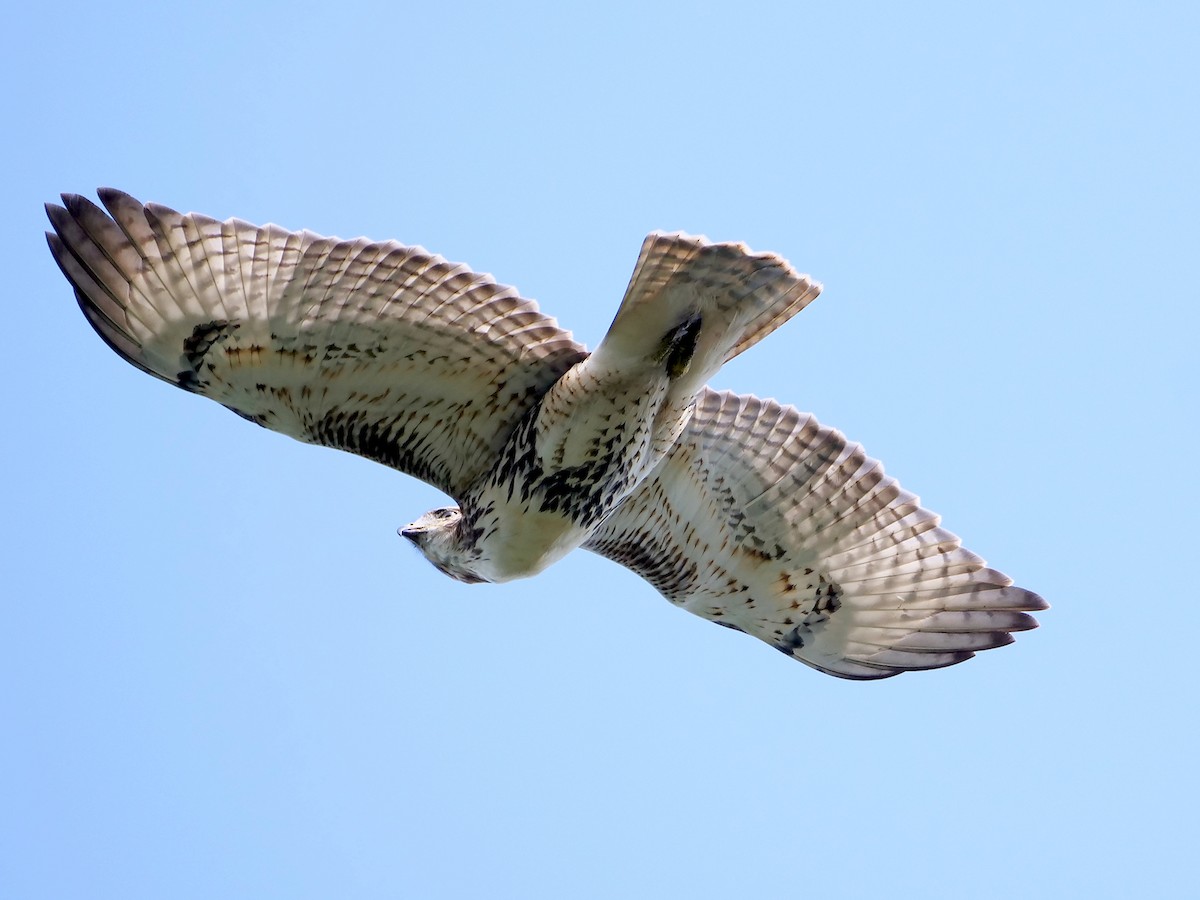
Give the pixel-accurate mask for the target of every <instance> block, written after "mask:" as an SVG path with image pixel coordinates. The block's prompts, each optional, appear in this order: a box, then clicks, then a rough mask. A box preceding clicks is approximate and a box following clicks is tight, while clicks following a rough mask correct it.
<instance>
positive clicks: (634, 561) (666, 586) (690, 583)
mask: <svg viewBox="0 0 1200 900" xmlns="http://www.w3.org/2000/svg"><path fill="white" fill-rule="evenodd" d="M587 546H588V549H589V550H592V551H594V552H596V553H599V554H600V555H601V556H607V557H608V558H609V559H611V560H613V562H616V563H618V564H620V565H622V566H625V568H627V569H632V570H633V571H634V572H636V573H637V574H638V575H641V576H642V577H643V578H645V579H646V581H648V582H650V584H651V585H653V586H654V588H655V589H656V590H657V591H658V592H659V593H660V594H662V595H663V596H664V597H666V598H667V599H668V600H675V599H676V598H679V597H683V596H685V595H687V594H689V593H690V592H691V591H692V589H693V588H694V587H695V585H696V584H697V583H698V582H699V580H700V572H699V570H698V569H697V567H696V564H695V563H694V562H692V561H691V560H689V559H686V558H684V557H683V555H682V554H679V553H678V551H673V550H672V548H671V546H670V545H669V544H666V543H659V542H656V541H654V540H653V539H649V538H647V537H645V536H642V538H641V539H640V540H632V541H631V540H627V539H626V537H625V536H624V535H616V536H615V537H614V538H613V539H612V540H610V541H596V542H595V543H589V544H588V545H587ZM720 624H725V623H724V622H722V623H720ZM731 627H733V626H731Z"/></svg>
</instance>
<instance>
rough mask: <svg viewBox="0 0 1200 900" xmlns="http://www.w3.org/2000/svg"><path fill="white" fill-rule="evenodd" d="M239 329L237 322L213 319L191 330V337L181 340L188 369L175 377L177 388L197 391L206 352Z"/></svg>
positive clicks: (199, 385)
mask: <svg viewBox="0 0 1200 900" xmlns="http://www.w3.org/2000/svg"><path fill="white" fill-rule="evenodd" d="M241 327H242V326H241V325H239V324H238V323H237V322H228V321H226V320H225V319H214V320H213V321H211V322H204V323H203V324H200V325H197V326H196V327H195V328H193V329H192V333H191V336H189V337H186V338H184V339H183V358H184V359H185V360H187V364H188V366H189V368H187V369H184V370H183V371H182V372H180V373H179V374H178V375H176V376H175V380H176V382H177V383H178V384H179V386H180V387H181V388H183V389H184V390H187V391H193V392H195V391H196V390H198V389H199V388H200V387H201V382H200V367H201V366H202V365H203V364H204V357H205V356H207V355H208V351H209V350H211V349H212V348H213V347H215V346H216V345H217V344H219V343H221V342H222V341H224V340H226V339H227V338H228V337H229V336H230V335H232V334H233V333H234V332H235V331H237V330H238V329H239V328H241Z"/></svg>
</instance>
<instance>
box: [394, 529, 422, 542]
mask: <svg viewBox="0 0 1200 900" xmlns="http://www.w3.org/2000/svg"><path fill="white" fill-rule="evenodd" d="M422 530H423V529H421V528H413V527H412V526H411V525H401V526H400V527H399V528H397V529H396V534H398V535H400V537H402V538H408V539H409V540H410V541H412V542H413V543H414V544H415V543H416V542H417V535H418V534H420V533H421V531H422Z"/></svg>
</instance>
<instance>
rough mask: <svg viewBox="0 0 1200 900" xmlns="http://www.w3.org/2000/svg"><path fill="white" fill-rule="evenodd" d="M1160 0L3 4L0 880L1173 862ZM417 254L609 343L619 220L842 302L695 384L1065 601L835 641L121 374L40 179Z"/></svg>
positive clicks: (1170, 423)
mask: <svg viewBox="0 0 1200 900" xmlns="http://www.w3.org/2000/svg"><path fill="white" fill-rule="evenodd" d="M1198 19H1200V16H1198V14H1197V12H1196V7H1195V6H1194V5H1192V4H1184V3H1175V4H1170V3H1167V4H1154V3H1140V4H1119V3H1087V4H1083V3H1080V4H1069V3H1038V4H1032V3H1012V4H997V5H994V6H992V7H989V8H982V7H981V6H980V5H977V4H961V3H944V4H942V3H913V4H870V3H865V4H829V3H823V4H803V3H801V4H786V5H785V4H778V5H770V4H768V5H754V4H745V5H742V6H737V7H735V6H731V5H729V4H719V5H702V4H688V5H655V6H653V7H643V6H640V5H623V4H607V5H604V6H602V7H600V6H597V7H590V8H584V7H582V6H579V7H576V6H573V5H566V4H564V5H563V6H562V7H560V8H559V9H557V10H550V9H546V8H542V6H541V5H521V4H504V5H480V6H474V5H467V4H438V5H429V6H421V7H408V6H406V5H404V4H382V3H380V4H350V5H348V6H345V7H339V8H336V9H335V8H334V7H332V6H330V5H327V4H311V3H287V4H283V3H278V4H276V3H259V4H236V3H223V2H214V3H207V4H204V5H203V6H202V7H201V6H196V7H194V8H189V9H186V10H185V9H184V8H183V7H178V8H176V7H163V8H155V9H153V10H151V8H150V7H149V6H143V5H141V4H125V3H119V2H118V3H113V4H102V5H95V4H76V3H71V2H67V3H59V4H54V5H53V6H51V7H47V6H45V5H43V8H42V9H41V10H40V11H35V10H34V9H33V5H31V4H27V5H26V8H24V9H23V10H21V11H18V12H15V13H12V14H10V17H9V19H8V22H7V27H6V29H5V31H6V33H5V35H4V36H2V37H0V42H3V45H4V46H3V48H2V49H3V52H2V53H0V70H2V72H3V75H4V78H5V82H6V84H7V85H8V88H7V89H6V91H5V92H4V95H3V97H0V111H2V113H3V120H4V121H5V123H6V126H7V127H6V140H5V141H4V142H3V144H2V146H0V157H2V159H3V163H4V170H5V171H6V172H7V173H8V178H7V189H6V192H5V197H4V200H3V206H4V213H5V214H4V216H3V217H2V219H0V229H3V233H2V237H3V239H2V240H0V247H2V248H3V249H2V250H0V252H2V253H3V254H4V258H3V265H4V271H5V272H6V274H7V277H8V283H9V289H8V292H7V293H8V296H7V298H6V303H5V316H6V334H7V347H8V350H7V352H6V353H4V354H3V355H2V356H0V367H2V368H0V402H2V403H3V407H4V409H5V411H6V413H7V414H8V417H9V422H10V425H9V427H8V428H7V429H6V431H5V437H4V440H3V442H2V443H0V453H2V454H3V460H4V470H5V471H6V472H7V473H8V476H7V477H6V478H5V479H4V481H3V491H4V506H5V508H6V509H7V511H8V513H7V515H6V516H5V517H4V523H3V526H0V527H3V529H4V535H3V541H2V542H0V548H2V549H0V553H2V554H3V570H4V572H5V575H6V577H5V581H6V583H7V586H6V590H5V591H4V594H5V595H6V598H5V599H4V601H3V612H4V626H3V629H0V645H2V651H0V718H2V720H3V721H4V722H5V723H6V736H5V738H4V740H3V741H2V742H0V796H3V798H4V801H3V803H2V804H0V893H3V894H4V895H5V896H11V897H22V898H41V897H72V896H74V897H82V896H87V897H97V898H100V897H120V898H141V897H172V898H191V897H196V898H211V897H217V896H219V897H289V898H297V897H330V896H338V897H364V898H366V897H466V896H489V897H562V896H572V897H612V896H628V897H663V896H687V897H690V898H705V897H730V896H757V895H765V894H767V893H768V892H769V893H771V894H772V895H775V894H781V895H782V894H801V893H803V894H806V895H810V896H827V897H859V896H878V895H882V894H885V893H886V894H887V895H889V896H901V897H903V896H913V897H918V896H919V897H952V896H953V897H959V896H964V895H969V896H975V897H1011V896H1014V895H1020V896H1025V897H1043V896H1044V897H1050V896H1063V895H1066V896H1089V897H1110V896H1111V897H1126V896H1131V895H1132V894H1134V893H1137V894H1139V895H1147V896H1150V895H1154V896H1180V895H1183V894H1186V893H1188V890H1189V885H1190V886H1191V889H1192V890H1194V889H1195V884H1196V881H1197V873H1196V864H1195V858H1194V857H1195V853H1194V843H1195V808H1196V803H1197V800H1198V799H1200V797H1198V796H1197V794H1198V791H1197V775H1196V760H1197V759H1198V758H1200V746H1198V744H1200V740H1198V732H1200V729H1198V728H1197V726H1196V718H1197V716H1196V701H1195V699H1194V697H1193V693H1194V691H1193V690H1192V686H1193V684H1194V681H1195V643H1196V642H1195V635H1196V634H1197V630H1198V629H1200V605H1198V604H1197V598H1196V588H1195V582H1194V580H1193V577H1192V575H1191V574H1189V573H1192V572H1194V568H1195V560H1196V550H1195V540H1194V531H1193V529H1194V521H1195V514H1194V510H1195V509H1196V504H1197V500H1198V499H1200V497H1198V496H1197V494H1198V491H1197V479H1196V476H1195V474H1194V472H1193V471H1192V469H1193V465H1192V462H1193V460H1194V457H1195V454H1196V446H1197V431H1196V410H1197V403H1196V394H1197V387H1198V381H1200V379H1198V378H1197V368H1198V367H1197V352H1196V347H1195V342H1196V331H1197V325H1198V324H1200V317H1198V316H1197V312H1196V303H1197V300H1198V299H1200V298H1198V291H1197V281H1196V277H1195V261H1196V258H1197V257H1196V247H1197V237H1198V236H1200V235H1198V230H1200V229H1198V227H1197V213H1196V210H1197V208H1198V204H1200V190H1198V185H1197V168H1196V160H1197V158H1198V152H1197V150H1198V148H1197V114H1196V111H1197V109H1200V102H1198V100H1200V98H1198V97H1197V93H1198V85H1200V71H1198V69H1200V66H1198V64H1197V62H1196V53H1195V38H1196V34H1197V33H1198V32H1197V26H1198V25H1200V21H1198ZM98 185H112V186H114V187H119V188H121V189H123V190H126V191H129V192H131V193H133V194H134V195H135V196H138V197H140V198H142V199H145V200H154V201H159V202H162V203H165V204H168V205H170V206H173V207H175V208H178V209H182V210H191V209H195V210H198V211H201V212H205V213H208V214H210V215H214V216H218V217H221V218H224V217H227V216H239V217H241V218H245V219H249V220H251V221H255V222H265V221H275V222H278V223H280V224H282V225H286V226H289V227H293V228H301V227H307V228H310V229H312V230H314V231H318V232H322V233H326V234H339V235H342V236H346V237H349V236H354V235H358V234H367V235H369V236H372V237H376V238H387V237H395V238H398V239H400V240H403V241H406V242H409V243H420V244H423V245H425V246H426V247H429V248H430V249H433V250H435V251H437V252H439V253H442V254H443V255H445V256H447V257H449V258H450V259H454V260H463V261H466V262H468V263H470V264H471V265H472V266H473V267H475V268H476V269H479V270H482V271H491V272H493V273H495V275H496V276H497V278H498V279H500V280H501V281H505V282H508V283H511V284H515V285H517V286H518V287H520V288H521V289H522V291H523V293H525V294H526V295H527V296H531V297H534V298H537V299H538V300H539V301H540V302H541V304H542V306H543V308H544V309H545V310H547V311H548V312H549V313H550V314H552V315H555V316H557V317H558V318H559V320H560V321H561V322H562V323H563V324H564V325H565V326H566V327H568V328H571V329H572V330H574V332H575V334H576V336H577V337H579V338H580V339H581V340H583V341H585V342H588V343H591V344H594V343H595V342H596V341H597V340H598V339H599V337H600V336H601V335H602V334H603V331H604V329H605V327H606V326H607V324H608V322H609V320H610V319H611V317H612V314H613V312H614V310H615V308H616V304H617V302H618V300H619V298H620V296H621V292H622V290H623V288H624V285H625V282H626V280H627V279H628V276H629V272H630V270H631V268H632V265H633V261H634V259H635V257H636V253H637V250H638V247H639V244H640V242H641V239H642V236H643V235H644V234H645V232H647V231H649V230H651V229H654V228H664V229H683V230H687V231H691V232H696V233H705V234H708V235H709V236H710V237H713V238H714V239H722V240H742V241H746V242H747V243H749V244H750V245H751V246H752V247H754V248H755V249H762V250H774V251H777V252H779V253H782V254H783V255H785V256H787V257H788V258H789V259H790V260H791V261H792V262H793V263H795V264H796V266H797V267H798V268H800V269H801V270H803V271H808V272H811V273H812V274H813V275H814V276H816V277H817V278H819V279H821V280H822V281H823V282H824V283H825V285H826V291H825V294H824V295H823V296H822V297H821V298H820V299H819V300H818V301H817V302H816V303H814V304H813V305H812V306H811V307H810V308H809V309H807V310H805V311H804V312H803V313H802V314H801V315H800V316H799V317H798V318H797V319H795V320H794V321H793V322H791V323H789V324H788V325H787V326H786V327H785V328H784V329H782V330H781V331H780V332H779V333H778V334H776V335H774V336H773V337H771V338H770V339H768V340H767V341H765V342H764V343H762V344H760V345H759V346H757V347H755V348H754V349H753V351H752V352H750V353H748V354H746V355H745V356H744V357H742V358H740V359H738V360H736V361H735V362H734V363H732V364H731V365H729V366H728V367H727V368H726V369H725V370H724V371H723V372H722V373H721V374H720V376H719V377H718V379H717V380H716V382H715V384H716V385H717V386H719V387H728V388H734V389H737V390H741V391H747V392H754V393H758V394H759V395H761V396H774V397H777V398H779V399H781V400H785V401H788V402H792V403H795V404H796V405H798V406H799V407H801V408H802V409H806V410H811V411H813V412H815V413H816V414H817V415H818V416H819V418H820V419H821V420H822V421H824V422H827V423H829V424H832V425H836V426H837V427H838V428H840V429H842V430H843V431H844V432H846V433H847V434H848V435H850V436H851V437H852V438H854V439H856V440H859V441H862V442H863V443H864V444H865V445H866V447H867V449H868V451H869V452H870V453H871V454H872V455H874V456H877V457H879V458H880V459H882V460H883V461H884V462H885V463H886V464H887V467H888V470H889V471H890V472H892V473H893V474H895V475H897V476H898V477H899V478H900V480H901V482H902V484H904V486H905V487H907V488H908V489H910V490H913V491H915V492H917V493H919V494H920V495H921V496H922V498H923V500H924V501H925V503H926V505H928V506H929V507H930V508H932V509H935V510H937V511H938V512H940V513H941V514H942V515H943V516H944V521H945V525H946V527H948V528H949V529H950V530H952V531H954V532H956V533H958V534H960V535H962V536H963V538H964V542H965V543H966V545H967V546H968V547H970V548H971V549H973V550H975V551H976V552H978V553H981V554H982V555H984V556H985V557H987V559H988V560H989V562H990V563H992V564H993V565H995V566H996V567H998V568H1000V569H1002V570H1004V571H1005V572H1007V573H1009V574H1010V575H1011V576H1013V577H1014V578H1015V579H1016V580H1017V581H1018V583H1019V584H1021V585H1023V586H1027V587H1029V588H1032V589H1034V590H1037V591H1038V592H1040V593H1041V594H1043V595H1044V596H1045V597H1046V598H1047V599H1048V600H1049V601H1050V602H1051V604H1053V609H1051V610H1049V611H1048V612H1046V613H1045V614H1043V615H1042V616H1041V620H1042V623H1043V626H1042V628H1041V629H1039V630H1038V631H1036V632H1034V633H1032V634H1029V635H1025V636H1022V637H1021V638H1020V639H1019V640H1018V642H1017V643H1016V644H1015V645H1013V646H1012V647H1008V648H1005V649H1002V650H998V651H994V652H989V653H985V654H983V655H981V656H980V657H979V658H977V659H975V660H972V661H970V662H968V663H966V664H964V665H961V666H956V667H953V668H951V669H947V670H944V671H940V672H932V673H920V674H914V675H905V676H902V677H900V678H896V679H892V680H889V681H886V682H881V683H875V684H853V683H846V682H842V681H838V680H836V679H832V678H828V677H824V676H821V675H819V674H817V673H815V672H812V671H810V670H808V669H807V668H805V667H804V666H801V665H798V664H795V663H791V662H789V661H788V660H786V659H785V658H784V657H783V656H782V655H781V654H778V653H774V652H772V651H771V650H770V649H769V648H767V647H765V646H763V645H760V644H758V643H757V642H755V641H752V640H750V639H747V638H742V637H740V636H738V635H735V634H731V633H729V632H727V631H725V630H724V629H719V628H714V627H713V626H712V625H711V624H709V623H707V622H704V621H702V620H700V619H697V618H694V617H690V616H688V615H686V614H684V613H681V612H679V611H678V610H675V609H673V608H672V607H671V606H670V605H669V604H667V603H666V602H665V601H663V600H662V599H661V598H660V597H659V596H658V595H657V594H656V593H655V592H654V591H653V590H652V589H651V588H649V586H647V585H645V584H643V583H642V582H640V581H639V580H638V579H637V578H636V577H634V576H632V575H631V574H629V573H627V572H624V571H622V570H621V569H619V568H617V567H616V566H613V565H612V564H610V563H607V562H606V561H604V560H601V559H599V558H597V557H592V556H590V555H588V554H586V553H577V554H574V555H572V556H571V557H569V558H568V559H567V560H565V561H563V562H562V563H560V564H559V565H558V566H556V567H555V568H553V569H552V570H550V571H548V572H547V573H545V574H543V575H542V576H539V577H538V578H537V579H535V580H530V581H525V582H517V583H512V584H509V585H504V586H481V587H468V586H463V585H458V584H456V583H452V582H450V581H449V580H447V579H445V578H443V577H441V576H439V575H438V574H437V573H436V572H435V571H434V570H433V569H432V568H431V567H430V566H428V565H427V564H426V563H425V562H424V561H423V560H421V559H420V558H419V557H418V556H417V555H416V554H415V553H414V552H413V551H412V550H411V549H409V548H407V547H406V546H404V545H403V544H402V542H401V540H400V539H399V538H398V537H396V535H395V528H396V526H397V525H400V524H402V523H404V522H408V521H410V520H411V519H412V518H414V517H415V516H416V515H417V514H419V513H420V512H422V511H424V510H425V509H427V508H429V507H431V506H433V505H437V504H438V503H439V501H440V496H439V495H438V494H437V492H435V491H433V490H432V489H431V488H428V487H426V486H425V485H422V484H420V483H418V482H416V481H414V480H412V479H408V478H405V477H403V476H400V475H397V474H395V473H391V472H389V471H388V470H386V469H384V468H382V467H379V466H376V465H374V464H371V463H368V462H365V461H362V460H358V459H355V458H353V457H350V456H347V455H343V454H337V453H334V452H331V451H326V450H320V449H315V448H311V447H305V446H303V445H300V444H298V443H295V442H292V441H289V440H287V439H286V438H282V437H279V436H277V435H273V434H268V433H266V432H264V431H262V430H261V429H257V428H253V427H250V426H249V425H247V424H246V423H244V422H242V421H240V420H239V419H237V418H236V417H234V416H231V415H229V414H228V413H227V412H226V411H224V410H222V409H220V408H219V407H218V406H216V405H215V404H211V403H206V402H203V401H200V400H198V399H197V398H194V397H189V396H186V395H184V394H183V393H182V392H179V391H176V390H173V389H171V388H170V387H169V386H167V385H165V384H162V383H159V382H156V381H154V380H152V379H149V378H146V377H145V376H144V375H143V374H141V373H139V372H137V371H135V370H134V369H133V368H132V367H130V366H127V365H125V364H124V363H122V362H121V361H120V360H119V359H117V357H115V356H114V355H113V354H112V353H111V352H110V351H109V350H108V349H107V348H106V347H105V346H104V345H103V344H102V343H101V341H100V340H99V339H97V338H96V337H95V335H94V334H93V333H92V332H91V331H90V329H89V328H88V327H87V325H86V323H85V322H84V320H83V318H82V317H81V316H80V315H79V313H78V311H77V309H76V307H75V304H74V302H73V300H72V297H71V294H70V291H69V289H68V287H67V285H66V283H65V281H63V279H62V278H61V276H60V275H59V273H58V271H57V269H56V268H55V266H54V264H53V262H52V260H51V258H50V256H49V253H48V252H46V249H45V245H44V241H43V238H42V232H43V231H44V230H45V221H44V216H43V214H42V210H41V204H42V203H43V202H45V201H47V200H53V199H54V198H55V197H56V195H57V194H58V193H59V192H60V191H72V192H79V193H91V192H93V190H94V188H95V187H96V186H98Z"/></svg>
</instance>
